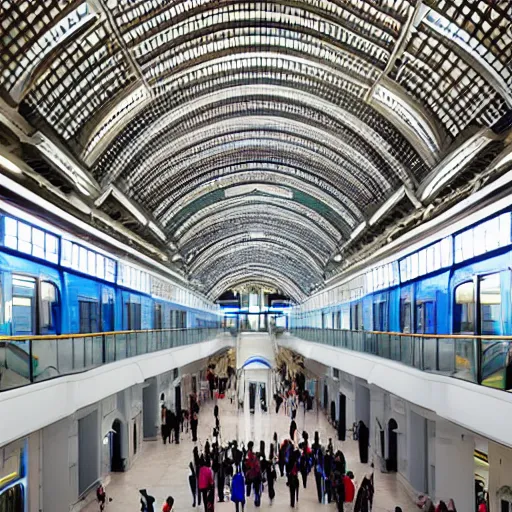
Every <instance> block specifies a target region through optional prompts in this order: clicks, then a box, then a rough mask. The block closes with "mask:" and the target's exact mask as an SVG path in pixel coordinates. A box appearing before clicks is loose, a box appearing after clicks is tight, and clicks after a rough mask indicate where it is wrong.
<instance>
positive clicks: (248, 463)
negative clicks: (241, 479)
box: [245, 441, 261, 507]
mask: <svg viewBox="0 0 512 512" xmlns="http://www.w3.org/2000/svg"><path fill="white" fill-rule="evenodd" d="M247 448H248V451H247V457H246V459H245V481H246V487H247V496H248V497H249V496H250V494H251V487H253V488H254V506H256V507H259V506H260V499H261V467H260V461H259V460H258V457H256V455H255V454H254V452H253V448H254V443H253V442H252V441H250V442H249V443H248V444H247Z"/></svg>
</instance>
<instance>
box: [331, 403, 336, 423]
mask: <svg viewBox="0 0 512 512" xmlns="http://www.w3.org/2000/svg"><path fill="white" fill-rule="evenodd" d="M331 421H332V424H333V425H334V424H335V423H336V403H335V402H334V400H332V401H331Z"/></svg>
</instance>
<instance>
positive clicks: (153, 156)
mask: <svg viewBox="0 0 512 512" xmlns="http://www.w3.org/2000/svg"><path fill="white" fill-rule="evenodd" d="M511 21H512V18H511V10H510V9H509V8H508V3H507V2H501V1H498V0H495V1H493V0H465V1H461V0H435V1H434V0H423V1H421V0H295V1H293V2H286V1H283V0H259V1H254V2H243V1H235V0H215V1H213V0H170V1H167V0H166V1H164V0H85V1H84V0H76V1H75V0H44V1H40V2H34V1H33V0H7V1H6V2H3V3H2V10H1V11H0V22H1V25H0V26H1V27H2V30H3V31H4V36H3V38H2V42H3V50H2V59H3V69H2V73H1V75H0V88H1V89H0V92H1V96H2V97H3V98H4V101H5V102H6V104H8V106H9V107H10V108H11V109H13V110H16V111H17V112H18V113H19V114H21V115H22V116H23V117H24V118H25V120H27V121H28V122H30V123H32V125H33V126H36V127H37V128H38V129H39V130H40V131H41V132H43V133H44V134H46V135H48V136H49V137H51V139H52V140H54V141H56V142H57V143H58V145H59V146H62V147H65V148H66V149H67V150H69V151H70V152H71V154H72V155H73V159H74V162H75V163H76V164H77V165H78V166H79V167H80V169H82V170H83V171H84V173H85V174H86V175H87V176H88V177H89V178H90V180H89V181H90V183H93V184H94V187H90V189H89V190H88V193H89V194H91V195H92V198H93V199H94V200H96V204H97V205H99V206H101V205H102V202H103V201H104V200H105V197H107V196H108V194H109V191H111V190H117V191H121V192H122V194H124V197H125V198H126V204H131V205H135V208H139V209H140V211H142V212H144V214H145V215H147V218H148V219H149V220H148V225H151V226H153V227H154V229H155V231H156V232H158V233H159V236H160V239H161V241H162V243H163V245H164V246H165V248H166V249H167V250H168V251H169V252H170V255H171V257H172V261H174V262H181V263H182V265H183V270H184V271H185V272H187V274H188V277H189V278H190V281H191V282H193V283H197V286H198V288H200V289H201V290H202V291H203V292H204V293H206V294H208V295H209V296H210V297H212V298H215V297H216V296H218V295H219V294H220V293H222V292H223V291H224V290H225V289H226V288H229V287H230V286H235V285H240V284H243V283H246V282H251V281H252V282H259V283H265V284H269V283H271V284H273V285H274V286H276V285H277V286H278V287H279V288H280V289H281V290H283V291H285V292H286V293H288V294H289V295H291V296H292V297H294V298H295V299H296V300H301V299H303V298H304V297H305V296H307V294H309V293H310V292H311V290H313V289H314V288H315V287H318V285H319V283H321V282H322V281H323V279H324V275H325V269H326V268H327V266H328V265H329V264H330V263H332V262H333V257H334V256H335V255H337V254H338V252H339V250H340V248H341V247H344V246H345V245H346V244H347V243H349V242H350V241H351V240H353V239H354V237H355V236H356V235H357V234H358V233H360V232H361V229H362V228H364V226H367V225H369V224H371V223H372V222H370V220H371V219H372V218H373V217H372V216H374V215H375V213H376V212H379V211H381V209H382V208H384V210H385V209H386V204H389V208H393V207H394V205H395V203H396V201H395V199H394V197H395V194H397V191H405V197H406V198H407V200H408V201H409V206H410V207H411V208H417V207H418V206H421V202H422V201H423V202H425V201H424V199H422V197H419V195H418V193H417V192H418V191H421V190H424V189H425V183H426V181H428V180H430V179H431V177H432V173H433V172H434V173H435V172H436V170H437V169H438V168H439V166H440V165H441V166H442V162H443V161H444V160H443V159H445V158H447V157H448V156H449V155H450V152H451V151H453V150H454V148H457V147H460V145H461V144H462V143H463V142H464V141H465V140H467V138H468V137H469V135H472V134H474V133H475V131H476V130H479V129H480V130H481V129H485V128H489V127H492V126H493V125H495V123H496V122H498V121H499V120H500V119H502V118H503V117H504V116H506V115H508V114H509V113H510V108H511V106H512V90H511V89H512V69H511V65H510V61H511V58H512V37H511V36H512V31H511V30H510V25H511ZM83 188H84V186H82V190H83ZM85 188H86V189H87V186H85ZM335 261H336V260H335Z"/></svg>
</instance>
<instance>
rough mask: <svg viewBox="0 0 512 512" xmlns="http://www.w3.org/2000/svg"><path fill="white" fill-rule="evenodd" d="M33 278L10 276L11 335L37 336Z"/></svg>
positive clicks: (35, 296)
mask: <svg viewBox="0 0 512 512" xmlns="http://www.w3.org/2000/svg"><path fill="white" fill-rule="evenodd" d="M36 285H37V283H36V280H35V279H34V278H33V277H27V276H21V275H16V274H14V275H13V276H12V334H13V336H23V335H34V334H37V324H36V312H37V288H36Z"/></svg>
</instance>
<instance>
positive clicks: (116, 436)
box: [110, 420, 124, 471]
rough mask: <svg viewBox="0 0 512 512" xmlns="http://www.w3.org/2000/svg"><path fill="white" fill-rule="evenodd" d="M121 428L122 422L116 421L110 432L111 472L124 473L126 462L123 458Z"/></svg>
mask: <svg viewBox="0 0 512 512" xmlns="http://www.w3.org/2000/svg"><path fill="white" fill-rule="evenodd" d="M121 428H122V424H121V422H120V421H119V420H114V422H113V423H112V430H111V432H110V471H124V461H123V459H122V457H121Z"/></svg>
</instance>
